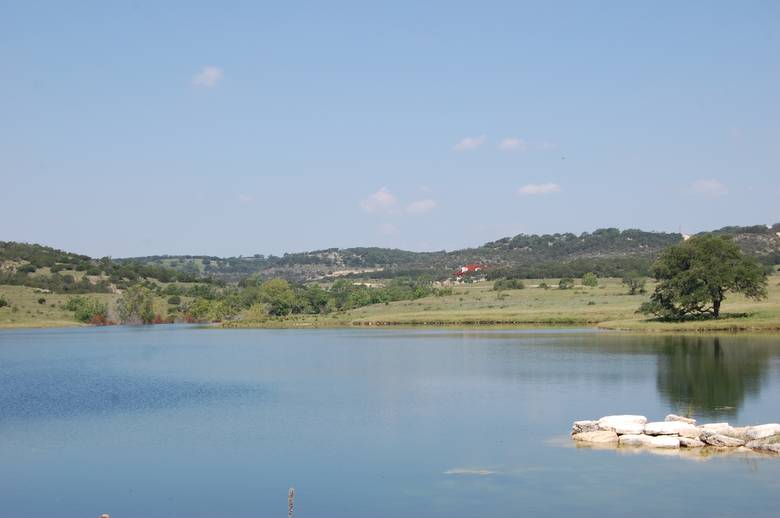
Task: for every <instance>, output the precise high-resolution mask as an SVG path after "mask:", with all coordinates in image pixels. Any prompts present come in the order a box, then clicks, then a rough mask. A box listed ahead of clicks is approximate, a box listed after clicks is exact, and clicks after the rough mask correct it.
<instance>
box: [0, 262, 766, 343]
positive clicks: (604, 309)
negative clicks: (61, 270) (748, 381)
mask: <svg viewBox="0 0 780 518" xmlns="http://www.w3.org/2000/svg"><path fill="white" fill-rule="evenodd" d="M540 282H541V281H538V280H537V281H533V280H530V281H526V283H525V284H526V288H525V289H520V290H506V291H501V292H497V291H494V290H493V284H492V283H476V284H472V285H463V286H459V287H455V288H454V289H453V293H452V294H451V295H445V296H433V295H432V296H429V297H425V298H422V299H417V300H412V301H398V302H390V303H388V304H374V305H371V306H365V307H361V308H357V309H354V310H350V311H343V312H334V313H331V314H326V315H296V316H291V317H286V318H281V319H274V318H268V319H265V320H239V321H233V322H229V323H226V324H224V325H225V326H226V327H260V328H311V327H323V328H324V327H353V326H496V327H572V326H577V327H598V328H603V329H615V330H624V331H630V332H670V333H680V332H735V331H756V332H780V275H778V274H775V275H773V276H772V277H770V279H769V297H768V298H767V299H765V300H762V301H758V302H756V301H750V300H746V299H745V298H744V297H741V296H739V295H731V296H729V298H728V299H727V300H726V302H725V303H724V306H723V311H724V316H723V318H721V319H718V320H701V321H697V320H693V321H687V322H658V321H655V320H652V319H648V318H646V317H645V316H643V315H638V314H636V309H637V308H638V307H639V305H640V304H641V303H642V302H644V301H645V300H647V298H648V295H628V294H627V293H626V288H625V286H623V285H622V284H621V282H620V280H619V279H599V286H598V287H595V288H588V287H582V286H576V287H575V288H573V289H568V290H560V289H557V280H550V279H548V280H547V281H546V282H547V284H548V285H550V286H552V288H550V289H544V288H540V287H539V284H540ZM647 288H648V291H651V290H652V288H653V286H652V284H648V286H647ZM89 296H94V297H96V298H98V299H100V300H101V301H103V302H107V303H108V305H109V307H110V308H112V310H113V308H114V307H115V303H116V300H117V298H118V295H115V294H91V295H89ZM0 297H2V298H5V299H6V300H8V301H9V302H10V306H7V307H3V308H0V328H9V327H64V326H79V325H82V324H80V323H79V322H77V321H76V320H75V319H74V317H73V314H72V313H71V312H70V311H67V310H65V309H64V304H65V301H66V300H67V298H68V296H67V295H61V294H52V293H38V292H36V290H34V289H32V288H26V287H21V286H0ZM39 299H45V300H44V301H43V302H42V303H39V302H38V301H39ZM166 309H167V304H166V303H165V300H164V299H162V298H159V300H156V301H155V310H156V311H157V312H159V313H160V314H165V311H166Z"/></svg>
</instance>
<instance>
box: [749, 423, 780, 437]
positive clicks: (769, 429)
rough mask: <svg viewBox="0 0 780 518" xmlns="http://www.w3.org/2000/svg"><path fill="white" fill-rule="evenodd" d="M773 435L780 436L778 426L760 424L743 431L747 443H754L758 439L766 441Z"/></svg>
mask: <svg viewBox="0 0 780 518" xmlns="http://www.w3.org/2000/svg"><path fill="white" fill-rule="evenodd" d="M773 435H780V424H777V423H771V424H761V425H758V426H748V427H747V430H745V437H746V438H747V439H748V440H749V441H755V440H758V439H766V438H767V437H772V436H773Z"/></svg>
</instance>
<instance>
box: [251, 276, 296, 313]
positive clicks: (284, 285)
mask: <svg viewBox="0 0 780 518" xmlns="http://www.w3.org/2000/svg"><path fill="white" fill-rule="evenodd" d="M259 296H260V300H261V301H262V302H265V303H266V304H268V313H269V314H271V315H275V316H278V317H280V316H285V315H289V314H290V313H292V312H293V309H295V308H296V306H297V305H298V300H297V297H296V296H295V292H294V291H293V289H292V288H291V287H290V284H289V283H288V282H287V281H286V280H284V279H271V280H270V281H266V282H264V283H263V285H262V286H260V290H259Z"/></svg>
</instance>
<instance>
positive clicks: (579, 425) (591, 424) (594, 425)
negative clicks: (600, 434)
mask: <svg viewBox="0 0 780 518" xmlns="http://www.w3.org/2000/svg"><path fill="white" fill-rule="evenodd" d="M598 429H599V423H598V421H574V424H573V425H572V427H571V433H572V435H574V434H576V433H582V432H595V431H597V430H598Z"/></svg>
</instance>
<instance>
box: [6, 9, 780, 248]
mask: <svg viewBox="0 0 780 518" xmlns="http://www.w3.org/2000/svg"><path fill="white" fill-rule="evenodd" d="M779 95H780V2H776V1H741V2H734V1H730V2H718V1H706V2H705V1H690V2H678V1H668V2H665V1H659V2H624V1H615V2H579V1H570V2H556V1H545V2H539V1H536V2H521V1H513V2H490V1H485V2H473V1H472V2H456V1H452V0H450V1H443V2H434V1H426V2H419V1H412V2H406V1H400V0H395V1H393V2H382V3H380V2H365V1H359V2H339V1H335V0H334V1H331V2H306V1H298V2H259V1H254V2H230V1H226V2H211V3H198V2H194V1H193V2H191V1H187V2H90V1H83V2H37V1H25V2H13V1H10V0H0V240H14V241H26V242H37V243H42V244H46V245H49V246H54V247H57V248H62V249H66V250H69V251H75V252H79V253H85V254H88V255H91V256H95V257H101V256H106V255H110V256H113V257H128V256H141V255H151V254H208V255H217V256H235V255H252V254H255V253H262V254H271V253H273V254H281V253H283V252H295V251H303V250H312V249H320V248H329V247H348V246H389V247H398V248H404V249H410V250H442V249H447V250H451V249H456V248H461V247H466V246H478V245H480V244H482V243H484V242H487V241H492V240H495V239H498V238H501V237H504V236H511V235H515V234H518V233H536V234H539V233H554V232H574V233H580V232H584V231H592V230H594V229H597V228H603V227H618V228H641V229H644V230H658V231H675V232H676V231H682V232H684V233H693V232H697V231H701V230H708V229H714V228H719V227H722V226H726V225H753V224H771V223H775V222H780V102H778V100H779V99H778V96H779Z"/></svg>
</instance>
